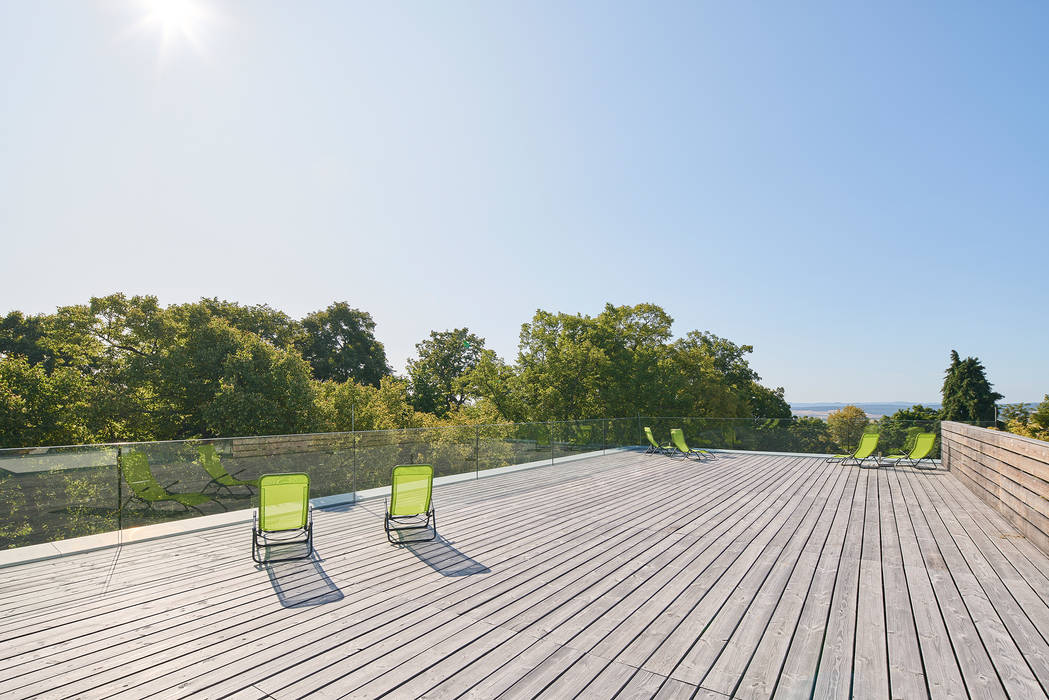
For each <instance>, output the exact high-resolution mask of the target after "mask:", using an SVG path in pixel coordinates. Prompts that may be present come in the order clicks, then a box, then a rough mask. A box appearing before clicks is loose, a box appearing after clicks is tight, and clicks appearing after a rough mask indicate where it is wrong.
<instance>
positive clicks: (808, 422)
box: [789, 416, 835, 454]
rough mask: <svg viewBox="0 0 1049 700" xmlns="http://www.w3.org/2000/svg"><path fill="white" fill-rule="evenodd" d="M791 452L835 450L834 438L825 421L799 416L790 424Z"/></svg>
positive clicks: (827, 452) (819, 452) (828, 451)
mask: <svg viewBox="0 0 1049 700" xmlns="http://www.w3.org/2000/svg"><path fill="white" fill-rule="evenodd" d="M790 435H791V440H790V443H789V446H790V447H789V449H790V451H792V452H815V453H818V454H829V453H830V452H832V451H834V450H835V447H834V444H833V443H834V440H833V438H832V437H831V433H830V428H829V427H828V425H827V422H826V421H823V420H820V419H819V418H812V417H808V416H799V417H797V418H795V419H794V420H793V421H792V422H791V424H790Z"/></svg>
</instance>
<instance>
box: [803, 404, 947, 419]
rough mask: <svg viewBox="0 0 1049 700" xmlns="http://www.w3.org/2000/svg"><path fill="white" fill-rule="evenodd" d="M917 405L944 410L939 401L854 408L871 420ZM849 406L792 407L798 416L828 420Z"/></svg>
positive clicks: (811, 405) (805, 405) (810, 405)
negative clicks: (830, 416)
mask: <svg viewBox="0 0 1049 700" xmlns="http://www.w3.org/2000/svg"><path fill="white" fill-rule="evenodd" d="M915 404H921V405H922V406H925V407H926V408H934V409H936V410H940V409H941V408H943V404H941V403H940V402H939V401H936V402H928V403H926V402H924V401H890V402H880V403H854V404H852V405H853V406H859V407H860V408H862V409H863V412H864V413H866V414H867V416H869V417H870V418H874V419H877V418H881V417H882V416H891V415H892V414H893V413H896V411H899V410H900V409H903V408H910V407H911V406H914V405H915ZM847 405H849V404H844V403H829V402H828V403H792V404H791V405H790V410H791V412H792V413H793V414H794V415H796V416H812V417H815V418H826V417H827V416H828V415H829V414H830V413H831V412H832V411H838V410H840V409H841V408H842V407H843V406H847Z"/></svg>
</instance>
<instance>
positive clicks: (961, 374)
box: [941, 350, 1002, 421]
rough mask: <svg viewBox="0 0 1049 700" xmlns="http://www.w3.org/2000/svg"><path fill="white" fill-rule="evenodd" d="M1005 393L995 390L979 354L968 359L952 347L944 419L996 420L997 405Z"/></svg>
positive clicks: (942, 413)
mask: <svg viewBox="0 0 1049 700" xmlns="http://www.w3.org/2000/svg"><path fill="white" fill-rule="evenodd" d="M1000 398H1002V395H1001V394H999V393H998V392H996V391H992V390H991V383H990V382H989V381H987V375H986V373H985V370H984V366H983V364H982V363H981V362H980V361H979V360H978V359H977V358H975V357H967V358H965V359H964V360H962V359H961V358H959V357H958V352H957V351H956V350H951V364H950V366H949V367H948V368H947V372H946V376H945V377H944V380H943V410H942V411H941V416H942V418H943V419H944V420H956V421H993V420H994V404H995V402H996V401H997V400H998V399H1000Z"/></svg>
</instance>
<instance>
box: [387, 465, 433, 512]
mask: <svg viewBox="0 0 1049 700" xmlns="http://www.w3.org/2000/svg"><path fill="white" fill-rule="evenodd" d="M432 493H433V467H431V466H430V465H429V464H401V465H398V466H396V467H394V468H393V483H392V485H391V486H390V515H393V516H404V515H419V514H421V513H425V512H427V511H429V510H430V497H431V495H432Z"/></svg>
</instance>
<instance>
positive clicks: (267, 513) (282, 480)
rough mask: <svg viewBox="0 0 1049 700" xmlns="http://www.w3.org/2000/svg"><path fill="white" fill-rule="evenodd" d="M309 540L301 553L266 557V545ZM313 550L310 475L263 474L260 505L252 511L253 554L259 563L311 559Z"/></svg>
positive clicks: (260, 484)
mask: <svg viewBox="0 0 1049 700" xmlns="http://www.w3.org/2000/svg"><path fill="white" fill-rule="evenodd" d="M289 544H305V545H306V553H305V554H301V555H298V556H291V557H282V558H279V559H278V558H274V559H269V558H266V559H264V558H263V556H262V554H263V550H264V548H266V547H272V546H277V545H289ZM312 554H313V506H311V505H310V477H309V475H308V474H303V473H301V472H298V473H291V474H263V475H262V477H261V478H260V479H259V508H258V510H256V511H255V512H254V513H252V524H251V558H252V559H254V560H255V561H256V562H257V563H259V564H268V563H270V562H274V561H292V560H294V559H308V558H309V557H310V556H311V555H312Z"/></svg>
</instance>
